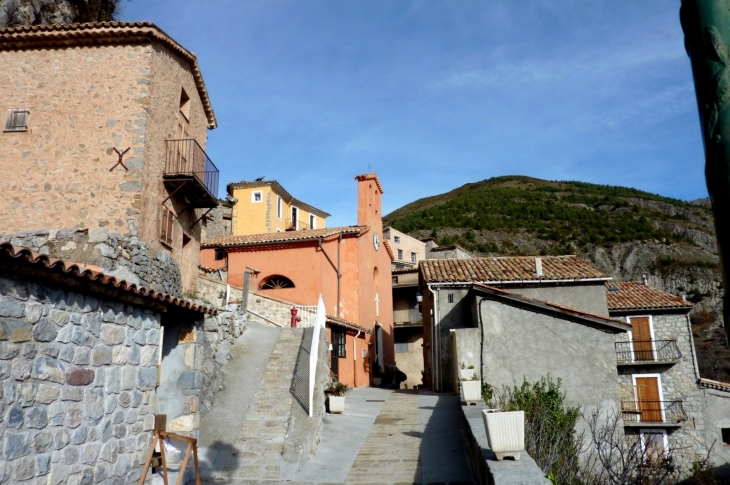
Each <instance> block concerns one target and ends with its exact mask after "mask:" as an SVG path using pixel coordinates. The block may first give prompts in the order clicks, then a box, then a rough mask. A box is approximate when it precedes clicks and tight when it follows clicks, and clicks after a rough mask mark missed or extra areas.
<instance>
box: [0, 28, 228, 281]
mask: <svg viewBox="0 0 730 485" xmlns="http://www.w3.org/2000/svg"><path fill="white" fill-rule="evenodd" d="M0 65H1V66H3V68H2V69H0V110H1V111H2V112H4V113H7V114H6V115H5V116H4V119H1V118H0V123H3V125H2V126H3V127H4V129H3V131H2V133H0V145H2V147H3V150H2V151H0V180H1V181H0V192H2V194H3V195H2V199H1V201H2V204H3V207H5V208H6V210H4V211H2V213H1V214H0V228H1V231H2V233H3V234H13V235H16V234H19V233H24V234H21V236H27V235H28V234H29V233H36V232H37V231H49V230H50V232H51V233H53V234H58V233H59V231H60V230H73V231H86V236H85V238H86V239H85V240H84V241H76V240H70V241H66V242H73V245H69V244H62V245H60V246H58V247H55V246H54V245H44V244H39V246H45V250H49V251H51V250H52V251H54V252H53V253H52V255H53V256H57V257H64V258H68V257H69V255H70V254H71V253H72V252H73V259H74V260H75V261H78V262H83V263H87V264H91V265H97V266H100V267H101V268H102V269H103V270H104V271H106V272H108V273H109V274H116V271H117V269H118V265H115V264H113V263H112V264H107V265H101V264H99V263H100V262H102V258H109V257H110V256H111V255H112V253H115V252H120V253H121V252H126V253H129V246H130V245H136V246H137V247H136V254H135V255H134V256H131V255H130V256H129V257H128V258H127V257H126V256H123V257H122V259H129V260H132V263H133V264H130V265H127V266H126V272H123V274H121V275H120V276H122V277H124V278H125V279H127V280H128V281H131V282H134V283H138V284H141V283H145V284H149V283H150V281H149V279H147V280H145V279H144V277H143V276H141V275H140V274H139V273H134V271H135V269H139V267H140V265H142V263H147V262H149V261H154V260H157V261H165V260H167V261H169V262H170V263H171V264H170V265H169V267H170V268H169V269H170V271H172V272H173V273H179V274H180V279H181V283H182V287H183V288H184V289H187V290H190V289H193V288H194V286H195V285H194V283H195V276H196V274H197V265H198V252H199V246H200V238H201V224H202V223H204V221H203V220H202V219H201V218H202V216H203V214H204V212H205V211H207V210H209V209H211V208H213V207H215V206H216V205H217V198H216V196H217V191H218V170H217V168H216V167H215V165H214V164H213V162H212V161H211V160H210V159H209V158H208V156H207V155H206V153H205V146H206V138H207V130H209V129H213V128H215V127H216V125H217V122H216V118H215V115H214V113H213V109H212V107H211V103H210V99H209V96H208V92H207V91H206V88H205V84H204V82H203V78H202V75H201V72H200V68H199V66H198V62H197V59H196V57H195V55H194V54H193V53H191V52H189V51H188V50H186V49H185V48H184V47H182V46H181V45H180V44H178V43H177V42H175V41H174V40H173V39H172V38H171V37H169V36H168V35H167V34H165V33H164V32H163V31H162V30H161V29H159V28H158V27H156V26H155V25H153V24H150V23H146V22H135V23H125V22H115V23H108V24H107V23H90V24H72V25H38V26H32V27H18V28H9V29H2V30H0ZM0 116H2V115H0ZM47 236H48V234H46V235H39V236H38V237H39V238H43V237H47ZM77 236H78V234H77ZM79 237H80V236H79ZM109 237H112V238H113V239H114V240H116V241H117V245H116V246H113V247H112V246H110V247H109V248H106V247H103V246H102V247H101V248H100V247H99V245H98V244H94V243H98V242H104V243H107V242H108V238H109ZM165 254H166V255H169V256H171V258H166V257H165V256H163V255H165ZM112 259H116V258H112ZM105 263H108V261H105ZM167 290H168V291H171V292H172V293H175V294H179V293H180V288H177V289H175V288H168V289H167Z"/></svg>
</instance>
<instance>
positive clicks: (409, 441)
mask: <svg viewBox="0 0 730 485" xmlns="http://www.w3.org/2000/svg"><path fill="white" fill-rule="evenodd" d="M207 483H215V482H207ZM230 483H235V484H241V485H243V484H249V483H289V484H317V483H348V484H350V483H351V484H356V483H369V484H373V483H380V484H396V483H397V484H402V483H424V484H425V483H440V484H448V483H451V484H461V483H473V478H472V474H471V471H470V469H469V465H468V463H467V457H466V450H465V447H464V438H463V432H462V427H461V421H460V418H459V403H458V398H457V397H456V396H452V395H448V394H435V393H430V392H425V391H421V392H418V391H391V390H385V389H377V388H363V389H354V390H352V391H351V392H349V393H348V394H347V399H346V405H345V413H344V414H342V415H330V414H327V415H326V416H325V421H324V429H323V432H322V439H321V442H320V445H319V450H318V452H317V454H316V455H314V456H312V457H311V458H310V459H309V460H308V461H307V462H306V463H305V464H304V465H302V466H301V467H300V468H299V469H298V470H297V471H296V473H295V479H294V480H293V481H290V482H280V481H276V480H272V481H266V480H264V479H259V480H256V481H251V480H250V479H247V478H246V477H243V476H241V477H240V480H237V479H236V478H233V479H232V480H231V482H230Z"/></svg>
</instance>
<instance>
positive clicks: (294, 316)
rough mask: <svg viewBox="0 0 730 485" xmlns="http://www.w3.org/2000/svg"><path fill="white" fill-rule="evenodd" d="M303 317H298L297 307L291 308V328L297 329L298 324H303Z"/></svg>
mask: <svg viewBox="0 0 730 485" xmlns="http://www.w3.org/2000/svg"><path fill="white" fill-rule="evenodd" d="M301 321H302V317H298V316H297V307H295V306H294V305H292V307H291V328H297V322H301Z"/></svg>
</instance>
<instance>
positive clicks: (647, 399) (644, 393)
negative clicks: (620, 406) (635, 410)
mask: <svg viewBox="0 0 730 485" xmlns="http://www.w3.org/2000/svg"><path fill="white" fill-rule="evenodd" d="M636 390H637V394H638V395H639V409H640V410H641V420H642V421H648V422H661V421H662V408H661V402H660V401H659V379H657V378H656V377H637V378H636Z"/></svg>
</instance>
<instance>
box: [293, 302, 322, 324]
mask: <svg viewBox="0 0 730 485" xmlns="http://www.w3.org/2000/svg"><path fill="white" fill-rule="evenodd" d="M294 307H295V308H296V309H297V316H298V317H299V318H301V319H302V320H301V321H300V322H297V328H311V327H314V324H315V322H316V321H317V305H294Z"/></svg>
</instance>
